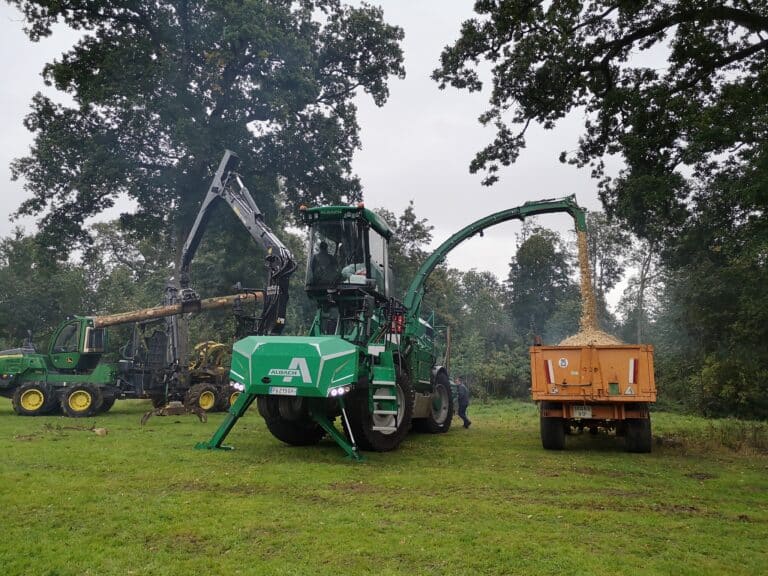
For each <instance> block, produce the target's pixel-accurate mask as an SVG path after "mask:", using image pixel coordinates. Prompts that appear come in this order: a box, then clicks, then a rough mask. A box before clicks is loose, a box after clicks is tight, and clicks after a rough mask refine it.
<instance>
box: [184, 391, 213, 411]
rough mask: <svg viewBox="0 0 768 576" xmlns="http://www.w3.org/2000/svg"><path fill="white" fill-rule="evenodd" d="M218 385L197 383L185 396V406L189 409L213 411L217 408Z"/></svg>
mask: <svg viewBox="0 0 768 576" xmlns="http://www.w3.org/2000/svg"><path fill="white" fill-rule="evenodd" d="M216 401H217V395H216V386H214V385H213V384H195V385H194V386H192V387H191V388H190V389H189V390H187V393H186V395H185V396H184V406H186V407H187V409H188V410H202V411H203V412H213V411H214V410H216Z"/></svg>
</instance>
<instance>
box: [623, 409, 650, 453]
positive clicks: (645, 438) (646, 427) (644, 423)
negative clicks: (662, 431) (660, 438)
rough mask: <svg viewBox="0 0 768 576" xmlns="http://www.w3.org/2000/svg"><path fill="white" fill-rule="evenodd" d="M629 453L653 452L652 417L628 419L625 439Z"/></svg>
mask: <svg viewBox="0 0 768 576" xmlns="http://www.w3.org/2000/svg"><path fill="white" fill-rule="evenodd" d="M624 442H625V447H626V450H627V452H638V453H648V452H650V451H651V445H652V444H653V439H652V436H651V417H650V415H649V416H648V418H632V419H627V435H626V437H625V438H624Z"/></svg>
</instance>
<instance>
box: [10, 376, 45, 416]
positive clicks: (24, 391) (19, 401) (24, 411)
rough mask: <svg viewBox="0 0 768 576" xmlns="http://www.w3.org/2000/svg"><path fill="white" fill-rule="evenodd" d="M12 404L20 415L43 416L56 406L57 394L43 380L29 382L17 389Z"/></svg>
mask: <svg viewBox="0 0 768 576" xmlns="http://www.w3.org/2000/svg"><path fill="white" fill-rule="evenodd" d="M11 405H12V406H13V411H14V412H16V414H18V415H19V416H41V415H43V414H49V413H50V412H52V411H53V409H54V408H55V407H56V394H55V393H54V392H53V390H51V389H50V388H49V387H48V386H46V385H45V384H43V383H42V382H29V383H27V384H24V385H22V386H19V387H18V388H17V389H16V391H15V392H14V393H13V397H12V398H11Z"/></svg>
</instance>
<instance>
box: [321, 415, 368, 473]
mask: <svg viewBox="0 0 768 576" xmlns="http://www.w3.org/2000/svg"><path fill="white" fill-rule="evenodd" d="M311 414H312V418H313V419H314V421H315V422H317V423H318V424H319V425H320V426H322V428H323V430H325V431H326V433H327V434H328V436H330V437H331V438H333V439H334V441H335V442H336V444H338V445H339V447H340V448H341V449H342V450H344V452H346V453H347V456H349V457H350V458H351V459H352V460H355V461H356V462H362V461H363V460H364V459H363V456H362V455H361V454H360V452H359V451H358V449H357V446H356V445H355V444H350V443H349V442H347V439H346V438H345V437H344V435H343V434H341V432H339V431H338V430H337V429H336V427H335V426H334V425H333V423H332V422H331V421H330V420H328V417H327V416H326V415H325V413H324V412H322V411H321V410H311ZM342 414H343V408H342ZM343 417H344V420H345V422H344V425H345V426H347V427H348V426H349V423H348V422H346V416H344V415H343ZM347 429H349V428H347ZM353 442H354V440H353Z"/></svg>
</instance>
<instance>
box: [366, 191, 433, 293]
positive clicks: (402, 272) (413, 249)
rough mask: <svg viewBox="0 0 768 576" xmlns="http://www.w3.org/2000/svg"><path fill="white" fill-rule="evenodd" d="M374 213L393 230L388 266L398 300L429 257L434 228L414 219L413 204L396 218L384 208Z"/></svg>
mask: <svg viewBox="0 0 768 576" xmlns="http://www.w3.org/2000/svg"><path fill="white" fill-rule="evenodd" d="M376 212H377V213H378V214H379V216H381V217H382V218H384V220H385V221H386V222H387V223H388V224H389V226H390V227H391V228H392V230H393V234H392V239H391V240H390V241H389V262H390V264H391V266H392V271H393V272H394V278H395V283H394V284H393V285H394V287H395V294H397V295H398V296H399V297H402V296H403V294H404V293H405V291H406V290H407V289H408V286H409V284H410V283H411V281H412V280H413V278H414V276H415V275H416V270H418V269H419V266H421V265H422V263H423V262H424V260H426V259H427V256H429V252H428V251H427V247H428V246H429V244H430V242H432V230H433V229H434V226H432V225H431V224H429V223H428V222H427V219H426V218H419V217H418V216H416V209H415V208H414V205H413V200H411V201H410V202H409V203H408V207H407V208H406V209H405V210H404V211H403V213H402V214H401V215H400V216H395V214H394V213H392V212H390V211H389V210H387V209H385V208H377V209H376Z"/></svg>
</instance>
